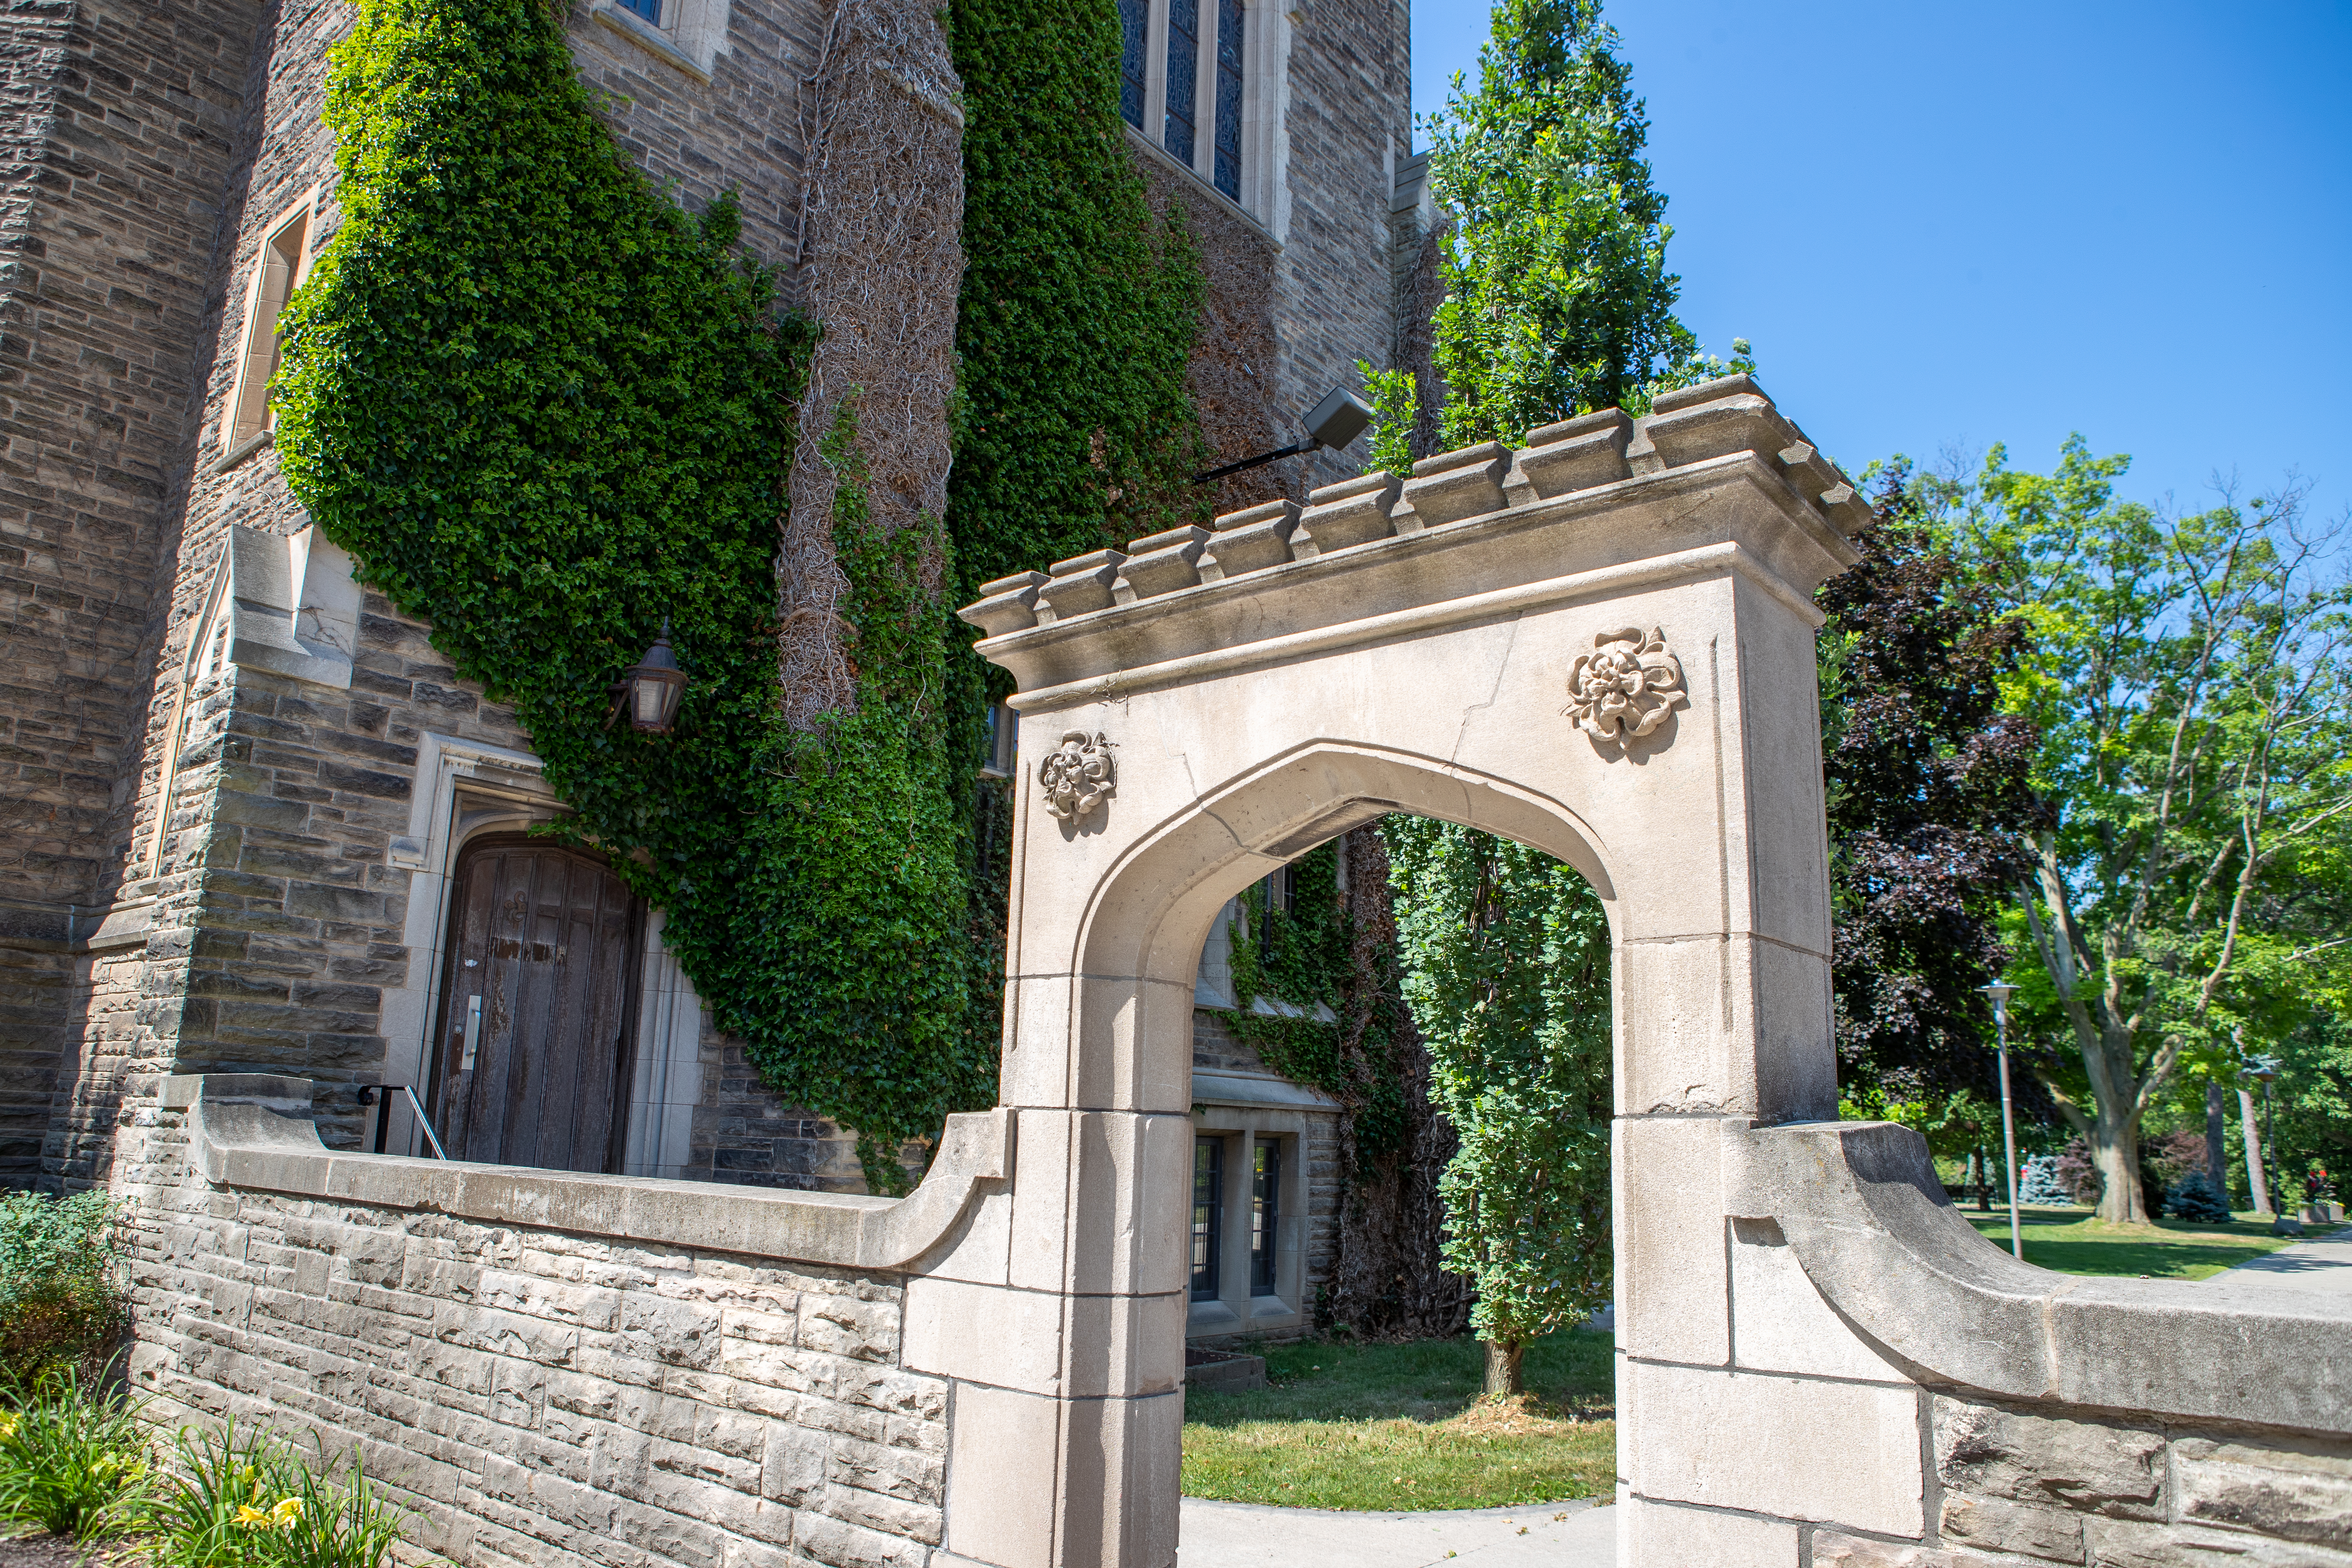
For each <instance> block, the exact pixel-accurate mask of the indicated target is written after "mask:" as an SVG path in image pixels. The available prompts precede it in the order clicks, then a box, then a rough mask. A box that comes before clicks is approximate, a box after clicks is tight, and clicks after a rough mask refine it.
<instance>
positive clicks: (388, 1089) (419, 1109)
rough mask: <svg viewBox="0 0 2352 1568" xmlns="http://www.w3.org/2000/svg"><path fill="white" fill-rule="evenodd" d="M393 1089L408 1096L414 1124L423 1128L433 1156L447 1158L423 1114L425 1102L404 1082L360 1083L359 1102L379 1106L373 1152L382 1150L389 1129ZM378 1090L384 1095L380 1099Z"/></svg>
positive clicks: (431, 1125)
mask: <svg viewBox="0 0 2352 1568" xmlns="http://www.w3.org/2000/svg"><path fill="white" fill-rule="evenodd" d="M394 1089H398V1090H400V1092H401V1093H403V1094H404V1095H406V1096H408V1104H409V1107H410V1109H412V1110H415V1112H416V1125H418V1126H419V1127H422V1128H423V1129H425V1142H427V1143H430V1144H432V1145H433V1157H434V1158H435V1159H436V1160H446V1159H447V1158H448V1157H449V1156H448V1154H447V1153H446V1152H444V1151H443V1149H442V1147H441V1140H440V1139H439V1138H437V1137H436V1136H434V1132H433V1122H432V1121H431V1119H429V1118H428V1117H426V1115H425V1102H424V1101H423V1100H419V1099H417V1098H416V1091H415V1089H411V1088H409V1087H408V1086H407V1085H406V1084H404V1083H363V1084H362V1085H360V1089H359V1099H360V1103H361V1104H362V1105H375V1106H378V1107H379V1109H378V1110H377V1111H376V1113H375V1152H377V1153H379V1154H381V1153H383V1140H384V1134H385V1133H386V1132H387V1131H390V1129H391V1124H392V1091H393V1090H394ZM379 1092H381V1093H382V1094H383V1097H384V1098H383V1100H381V1101H379V1100H377V1099H376V1098H375V1097H376V1095H377V1094H378V1093H379Z"/></svg>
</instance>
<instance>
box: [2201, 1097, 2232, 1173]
mask: <svg viewBox="0 0 2352 1568" xmlns="http://www.w3.org/2000/svg"><path fill="white" fill-rule="evenodd" d="M2225 1125H2226V1120H2225V1118H2224V1117H2223V1116H2222V1114H2221V1085H2220V1084H2218V1083H2215V1082H2214V1081H2213V1080H2212V1079H2210V1078H2209V1079H2206V1080H2205V1173H2206V1174H2207V1175H2209V1176H2210V1177H2212V1178H2213V1186H2214V1188H2215V1190H2216V1191H2218V1192H2220V1193H2221V1195H2222V1196H2223V1197H2225V1198H2226V1197H2227V1196H2228V1195H2229V1193H2230V1151H2229V1150H2228V1149H2226V1148H2225V1147H2223V1146H2222V1142H2221V1130H2222V1128H2223V1127H2224V1126H2225Z"/></svg>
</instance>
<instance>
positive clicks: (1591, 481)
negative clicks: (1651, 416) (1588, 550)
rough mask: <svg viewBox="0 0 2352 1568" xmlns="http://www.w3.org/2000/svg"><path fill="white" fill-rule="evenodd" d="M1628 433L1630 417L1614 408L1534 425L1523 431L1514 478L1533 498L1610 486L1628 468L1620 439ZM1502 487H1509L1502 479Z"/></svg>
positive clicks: (1629, 471)
mask: <svg viewBox="0 0 2352 1568" xmlns="http://www.w3.org/2000/svg"><path fill="white" fill-rule="evenodd" d="M1632 437H1633V421H1632V420H1631V419H1628V418H1626V417H1625V413H1624V410H1622V409H1619V408H1603V409H1601V410H1600V411H1598V412H1597V413H1592V414H1580V415H1578V416H1576V417H1575V418H1573V419H1565V420H1562V421H1561V422H1560V423H1559V424H1557V425H1545V426H1539V427H1538V428H1537V429H1533V430H1530V431H1528V444H1527V447H1526V449H1525V450H1523V451H1521V452H1520V453H1519V456H1518V462H1517V466H1516V468H1514V470H1513V472H1514V477H1515V478H1516V479H1517V481H1518V482H1519V483H1522V484H1525V485H1526V486H1527V487H1528V489H1529V491H1530V492H1531V493H1532V494H1533V495H1535V496H1537V497H1547V496H1559V495H1568V494H1570V493H1572V492H1573V491H1576V490H1587V489H1593V488H1595V487H1596V486H1600V485H1613V484H1615V483H1616V482H1617V481H1618V480H1619V479H1624V478H1626V477H1627V476H1628V475H1629V474H1631V473H1632V472H1633V470H1632V469H1631V468H1627V467H1626V466H1625V444H1626V442H1627V441H1628V440H1630V439H1632ZM1503 488H1504V489H1506V490H1509V489H1513V488H1514V486H1513V484H1512V483H1511V482H1510V481H1506V483H1505V485H1504V487H1503Z"/></svg>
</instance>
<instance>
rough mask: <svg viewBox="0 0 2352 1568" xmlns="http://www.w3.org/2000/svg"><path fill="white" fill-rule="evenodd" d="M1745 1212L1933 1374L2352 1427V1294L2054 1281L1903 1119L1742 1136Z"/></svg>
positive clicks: (1986, 1386)
mask: <svg viewBox="0 0 2352 1568" xmlns="http://www.w3.org/2000/svg"><path fill="white" fill-rule="evenodd" d="M1727 1147H1728V1148H1729V1150H1730V1152H1729V1153H1728V1155H1727V1160H1728V1163H1730V1165H1731V1167H1732V1168H1731V1169H1729V1170H1727V1172H1726V1173H1725V1176H1726V1181H1725V1189H1726V1192H1727V1197H1728V1205H1727V1206H1728V1208H1729V1212H1730V1213H1731V1215H1733V1216H1734V1217H1736V1218H1742V1219H1748V1220H1769V1221H1771V1222H1772V1223H1774V1224H1776V1225H1777V1226H1779V1227H1780V1232H1781V1234H1782V1236H1784V1237H1786V1238H1787V1241H1788V1244H1789V1246H1790V1249H1791V1250H1792V1251H1794V1252H1795V1254H1796V1257H1797V1260H1798V1262H1799V1263H1800V1264H1801V1265H1802V1266H1803V1268H1804V1270H1805V1274H1806V1277H1807V1278H1808V1279H1811V1281H1812V1282H1813V1285H1814V1286H1815V1288H1816V1289H1819V1290H1820V1291H1821V1293H1822V1296H1823V1297H1825V1298H1826V1299H1827V1300H1828V1301H1829V1303H1830V1305H1831V1306H1832V1307H1834V1308H1836V1309H1837V1310H1838V1311H1839V1312H1840V1313H1841V1314H1843V1316H1844V1317H1845V1318H1846V1319H1847V1320H1848V1321H1851V1322H1852V1323H1853V1325H1854V1326H1855V1327H1856V1328H1858V1329H1860V1330H1861V1331H1863V1332H1864V1333H1866V1334H1868V1335H1869V1336H1870V1337H1871V1338H1872V1339H1874V1340H1875V1341H1876V1342H1878V1343H1879V1344H1881V1345H1883V1346H1885V1349H1886V1350H1888V1351H1890V1352H1893V1353H1894V1354H1895V1356H1897V1357H1899V1358H1901V1359H1902V1360H1903V1361H1905V1362H1907V1363H1910V1364H1911V1365H1912V1366H1913V1367H1916V1368H1917V1369H1918V1371H1919V1373H1921V1374H1922V1375H1923V1378H1924V1380H1925V1381H1927V1382H1930V1383H1935V1382H1948V1383H1951V1384H1960V1385H1964V1386H1966V1387H1969V1388H1974V1389H1980V1390H1982V1391H1984V1392H1986V1393H1989V1394H2003V1395H2008V1396H2010V1397H2012V1398H2017V1399H2025V1400H2037V1401H2042V1400H2055V1401H2059V1402H2062V1403H2064V1404H2069V1405H2095V1406H2101V1407H2104V1408H2106V1409H2111V1410H2133V1411H2149V1412H2154V1413H2156V1414H2158V1415H2168V1416H2176V1417H2178V1416H2186V1417H2190V1418H2203V1419H2220V1420H2227V1421H2244V1422H2252V1423H2256V1424H2259V1425H2263V1426H2291V1427H2298V1428H2301V1429H2303V1430H2305V1431H2316V1432H2345V1431H2352V1361H2347V1358H2346V1357H2345V1356H2344V1354H2343V1353H2342V1346H2343V1344H2344V1343H2345V1342H2346V1339H2347V1335H2352V1299H2340V1300H2315V1299H2314V1298H2312V1297H2308V1296H2301V1295H2297V1296H2292V1297H2290V1296H2284V1295H2282V1294H2280V1293H2277V1292H2275V1291H2272V1290H2268V1289H2264V1288H2263V1286H2262V1285H2261V1284H2260V1283H2258V1282H2255V1281H2252V1280H2248V1281H2244V1282H2239V1281H2231V1282H2229V1283H2222V1282H2220V1281H2215V1280H2202V1281H2198V1282H2194V1283H2189V1282H2184V1281H2178V1280H2162V1279H2086V1278H2084V1277H2082V1276H2079V1275H2071V1274H2053V1273H2052V1272H2051V1271H2049V1270H2048V1269H2044V1268H2033V1267H2032V1266H2031V1265H2029V1264H2025V1263H2021V1262H2019V1261H2018V1260H2017V1259H2016V1258H2012V1257H2011V1256H2010V1255H2009V1254H2008V1253H2007V1252H2005V1251H2003V1250H2002V1249H2000V1247H1995V1246H1993V1245H1992V1244H1991V1243H1990V1242H1988V1241H1986V1240H1985V1238H1984V1237H1981V1236H1979V1235H1978V1234H1977V1232H1976V1228H1975V1227H1974V1226H1971V1225H1969V1223H1968V1221H1966V1220H1965V1219H1963V1218H1961V1217H1960V1215H1959V1212H1958V1210H1957V1209H1955V1208H1954V1207H1953V1206H1952V1205H1951V1201H1950V1200H1949V1199H1948V1197H1946V1196H1945V1195H1944V1189H1943V1186H1942V1184H1940V1183H1939V1182H1938V1181H1937V1179H1936V1173H1935V1168H1934V1165H1933V1163H1931V1162H1930V1160H1929V1158H1928V1154H1927V1142H1926V1141H1925V1140H1924V1139H1922V1138H1921V1137H1920V1136H1919V1135H1918V1133H1916V1132H1915V1131H1912V1130H1911V1129H1910V1128H1907V1127H1903V1126H1899V1125H1897V1124H1895V1123H1893V1122H1885V1121H1837V1122H1831V1121H1820V1122H1798V1123H1793V1124H1790V1125H1786V1126H1780V1127H1769V1128H1757V1129H1753V1130H1751V1131H1748V1132H1746V1133H1745V1134H1743V1135H1740V1136H1738V1137H1735V1138H1733V1139H1731V1140H1730V1141H1729V1142H1728V1144H1727Z"/></svg>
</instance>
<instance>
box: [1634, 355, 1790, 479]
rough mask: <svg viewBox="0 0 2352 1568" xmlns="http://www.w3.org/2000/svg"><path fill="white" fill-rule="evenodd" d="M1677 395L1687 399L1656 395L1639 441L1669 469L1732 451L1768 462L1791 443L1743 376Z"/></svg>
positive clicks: (1777, 418) (1769, 407) (1787, 429)
mask: <svg viewBox="0 0 2352 1568" xmlns="http://www.w3.org/2000/svg"><path fill="white" fill-rule="evenodd" d="M1741 383H1745V384H1744V385H1741ZM1682 390H1683V392H1684V393H1685V395H1687V396H1686V398H1685V400H1678V401H1670V400H1669V397H1668V396H1666V395H1661V396H1660V397H1659V399H1658V400H1657V402H1656V403H1654V405H1652V406H1653V407H1654V408H1655V409H1656V410H1657V412H1655V413H1654V414H1653V415H1651V416H1650V417H1649V418H1647V419H1644V420H1643V421H1642V422H1641V434H1642V436H1643V438H1644V439H1646V440H1647V442H1648V443H1649V445H1650V446H1651V447H1654V449H1655V450H1656V452H1657V454H1658V456H1659V457H1660V458H1663V459H1664V462H1665V464H1666V466H1667V467H1668V468H1681V467H1683V466H1684V465H1685V464H1689V463H1703V462H1706V460H1707V459H1709V458H1727V457H1729V456H1731V455H1732V454H1734V453H1737V452H1748V453H1752V454H1754V455H1755V456H1756V457H1758V458H1761V459H1763V460H1764V461H1765V462H1767V463H1771V462H1773V461H1774V459H1776V458H1778V457H1779V455H1780V451H1781V449H1782V448H1783V447H1789V446H1791V445H1793V444H1794V442H1795V439H1796V432H1795V431H1794V430H1791V429H1790V427H1789V424H1788V422H1787V421H1786V420H1784V419H1782V418H1781V417H1780V416H1779V415H1778V414H1777V413H1775V412H1774V411H1773V408H1772V403H1771V400H1770V399H1769V398H1767V397H1765V396H1764V395H1762V393H1761V391H1760V389H1759V388H1758V387H1757V386H1756V384H1755V383H1753V382H1752V381H1748V378H1747V377H1746V376H1724V377H1722V378H1721V379H1719V380H1717V381H1711V382H1707V383H1706V384H1704V385H1702V386H1694V387H1685V388H1683V389H1682Z"/></svg>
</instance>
